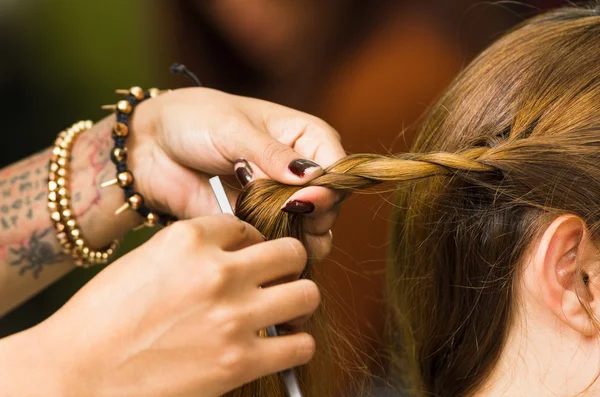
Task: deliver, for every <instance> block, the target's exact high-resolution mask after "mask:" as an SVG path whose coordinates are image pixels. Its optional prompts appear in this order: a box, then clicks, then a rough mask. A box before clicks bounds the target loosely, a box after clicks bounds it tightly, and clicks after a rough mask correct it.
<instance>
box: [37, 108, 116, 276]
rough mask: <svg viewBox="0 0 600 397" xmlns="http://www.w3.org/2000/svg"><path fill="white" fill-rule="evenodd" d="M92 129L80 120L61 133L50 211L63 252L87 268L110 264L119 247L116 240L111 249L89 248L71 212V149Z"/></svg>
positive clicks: (51, 178) (50, 185) (53, 167)
mask: <svg viewBox="0 0 600 397" xmlns="http://www.w3.org/2000/svg"><path fill="white" fill-rule="evenodd" d="M91 127H92V122H91V121H89V120H87V121H80V122H78V123H75V124H73V125H72V126H71V127H70V128H67V129H66V130H64V131H61V133H60V134H58V137H57V138H56V141H55V142H54V148H53V149H52V158H51V159H50V164H49V172H48V210H49V211H50V218H51V219H52V221H53V222H54V226H55V228H56V237H57V238H58V241H59V242H60V245H61V247H62V251H63V253H64V254H66V255H70V256H72V257H73V259H75V264H76V265H77V266H83V267H89V266H91V265H96V264H99V265H100V264H101V265H104V264H108V263H109V262H110V261H111V260H112V258H113V257H114V255H115V251H116V249H117V247H118V244H119V243H118V241H116V240H115V241H113V242H112V243H111V244H110V246H109V247H108V248H105V249H103V250H92V249H90V248H89V247H88V246H87V245H86V242H85V239H84V237H83V235H82V233H81V230H80V229H79V225H78V224H77V221H76V219H75V215H74V213H73V210H72V209H71V198H70V192H69V183H68V179H67V178H68V176H69V163H70V159H71V148H72V147H73V143H74V142H75V139H76V138H77V136H78V135H79V134H80V133H82V132H84V131H86V130H88V129H90V128H91Z"/></svg>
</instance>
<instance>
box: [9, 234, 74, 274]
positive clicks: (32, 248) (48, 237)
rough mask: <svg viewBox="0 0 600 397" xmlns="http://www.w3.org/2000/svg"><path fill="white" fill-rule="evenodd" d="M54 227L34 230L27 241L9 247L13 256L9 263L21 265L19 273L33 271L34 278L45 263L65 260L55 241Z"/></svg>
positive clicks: (49, 263)
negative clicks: (17, 245)
mask: <svg viewBox="0 0 600 397" xmlns="http://www.w3.org/2000/svg"><path fill="white" fill-rule="evenodd" d="M53 232H54V228H52V227H49V228H47V229H45V230H42V231H37V230H34V231H33V233H32V234H31V237H30V238H29V241H27V242H26V243H22V244H20V246H19V247H17V248H13V247H10V248H9V252H10V256H13V257H14V259H12V260H11V261H10V262H9V264H10V265H11V266H18V267H19V275H20V276H23V275H25V274H26V273H27V272H28V271H31V274H32V275H33V278H36V279H37V278H38V277H39V275H40V273H41V271H42V269H43V268H44V266H45V265H52V264H55V263H60V262H63V261H64V259H65V258H66V257H65V256H64V255H63V254H62V253H61V252H60V250H59V249H58V248H57V246H56V243H55V242H54V235H53Z"/></svg>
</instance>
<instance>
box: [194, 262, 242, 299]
mask: <svg viewBox="0 0 600 397" xmlns="http://www.w3.org/2000/svg"><path fill="white" fill-rule="evenodd" d="M235 275H236V269H235V265H234V264H232V263H231V262H230V261H229V260H227V258H226V255H219V256H217V257H216V258H214V259H213V265H212V266H211V268H210V270H208V271H207V272H206V273H204V272H203V274H202V276H201V277H200V279H199V283H200V286H199V287H200V288H201V289H203V290H205V291H209V292H211V293H213V294H216V295H218V294H220V293H221V292H222V291H225V290H227V288H228V287H229V285H230V284H231V283H232V282H233V281H234V279H235Z"/></svg>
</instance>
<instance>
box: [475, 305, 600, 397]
mask: <svg viewBox="0 0 600 397" xmlns="http://www.w3.org/2000/svg"><path fill="white" fill-rule="evenodd" d="M527 300H528V299H527V298H526V299H525V301H527ZM520 311H521V313H518V314H517V316H518V317H519V318H518V319H517V321H515V324H514V325H513V326H512V327H511V328H512V330H511V331H510V332H509V337H508V340H507V342H506V345H505V347H504V349H503V353H502V355H501V357H500V360H499V362H498V364H497V365H496V368H495V369H494V371H493V372H492V375H491V377H490V379H489V381H487V382H486V383H485V385H484V386H483V387H482V388H480V389H479V391H478V392H477V393H475V394H474V396H473V397H484V396H485V397H509V396H510V397H521V396H523V397H525V396H540V397H542V396H553V397H556V396H561V397H574V396H578V397H580V396H581V397H587V396H600V381H599V380H597V379H596V378H597V376H598V375H599V374H600V345H599V340H598V338H597V337H596V336H594V337H584V336H582V335H581V334H580V333H578V332H576V331H574V330H573V329H571V328H569V327H568V326H566V325H565V324H564V323H562V322H561V321H559V320H558V319H556V317H554V316H552V315H551V313H549V312H548V311H546V310H544V308H543V307H542V306H541V305H539V304H537V303H536V302H532V301H531V300H529V302H525V305H524V307H523V308H522V310H520Z"/></svg>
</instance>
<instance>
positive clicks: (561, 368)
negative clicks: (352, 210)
mask: <svg viewBox="0 0 600 397" xmlns="http://www.w3.org/2000/svg"><path fill="white" fill-rule="evenodd" d="M599 43H600V6H595V7H589V8H579V9H576V8H570V9H563V10H558V11H556V12H552V13H549V14H545V15H542V16H540V17H537V18H534V19H533V20H530V21H527V22H526V23H524V24H523V25H522V26H521V27H519V28H518V29H516V30H514V31H513V32H511V33H509V34H508V35H506V36H505V37H504V38H502V39H500V40H499V41H498V42H497V43H496V44H494V45H493V46H491V47H490V48H489V49H488V50H486V51H485V52H484V53H482V54H481V55H480V56H479V57H478V58H477V59H476V60H475V61H474V62H473V63H472V64H471V65H470V66H469V67H468V68H467V69H466V70H465V71H464V72H463V73H462V74H461V76H460V77H459V78H458V79H457V80H456V81H455V83H454V84H453V85H452V86H451V87H450V88H449V90H448V91H447V93H446V94H445V95H444V96H443V97H442V98H441V99H440V101H439V102H438V104H437V105H435V106H434V107H433V108H432V110H431V112H430V114H429V117H428V119H427V120H426V122H425V125H424V128H423V130H422V131H421V134H420V135H419V137H418V139H417V142H416V143H415V146H414V149H413V151H412V153H410V154H402V155H398V156H395V157H383V156H375V155H356V156H350V157H348V158H346V159H343V160H341V161H340V162H338V163H337V164H335V165H333V166H332V167H330V169H329V170H328V172H327V173H326V174H325V175H324V176H322V177H320V178H318V179H316V180H315V181H313V182H312V184H313V185H320V186H327V187H334V188H338V189H343V190H349V191H351V190H357V189H363V188H367V187H370V186H374V185H376V184H378V183H381V182H396V183H397V185H398V187H397V192H398V199H397V209H396V214H395V222H394V225H393V229H394V230H393V234H392V241H393V243H392V250H391V258H392V260H391V261H390V265H389V267H388V281H389V283H388V291H387V294H388V295H387V296H388V298H387V303H388V307H389V314H390V317H389V329H390V335H391V336H392V343H393V346H394V349H393V352H392V361H393V364H394V367H395V369H396V370H397V373H398V374H400V375H407V376H406V379H405V380H406V383H407V385H408V386H409V387H411V388H413V389H414V390H416V391H417V392H421V393H423V395H434V396H464V395H472V394H473V393H476V392H483V391H484V390H487V391H488V392H489V393H492V394H493V393H496V392H498V390H500V389H501V390H511V391H512V392H514V391H515V390H521V391H522V390H524V389H523V387H531V385H533V384H536V385H537V383H536V382H539V387H542V386H543V387H547V388H548V389H549V390H550V391H552V392H556V393H558V394H560V393H563V394H573V395H575V394H577V393H579V392H582V391H583V390H585V389H586V387H587V386H590V384H591V383H592V382H594V381H595V376H596V375H597V368H598V364H600V348H599V346H598V340H599V339H598V337H599V336H600V334H599V333H598V329H599V327H598V326H597V324H598V322H597V320H596V317H597V316H598V315H600V289H599V288H598V285H600V280H598V275H599V274H600V261H599V259H600V254H599V252H598V249H597V247H596V244H595V243H596V242H598V240H599V239H600V229H599V226H600V45H599ZM295 190H297V188H296V187H289V186H280V185H278V184H276V183H275V182H269V181H259V182H256V183H254V184H253V185H252V186H250V187H249V188H248V190H246V191H245V192H244V193H243V194H242V195H241V196H240V200H239V201H238V209H237V213H238V215H239V216H240V217H241V218H243V219H246V220H248V221H249V222H251V223H253V224H254V225H256V226H257V227H258V228H259V229H260V230H261V231H263V233H264V234H265V235H267V236H269V237H278V236H282V235H293V236H297V237H300V238H301V237H302V230H301V223H300V222H299V221H298V218H295V217H294V216H289V215H287V214H283V213H279V211H278V209H279V208H280V207H281V205H282V204H283V202H284V201H285V200H286V199H287V198H288V197H289V196H290V195H291V194H292V193H293V192H294V191H295ZM513 370H514V371H513ZM565 374H566V375H565ZM565 376H568V379H567V378H565ZM511 379H512V380H511ZM520 382H522V383H523V384H524V386H523V385H521V384H520ZM515 387H516V388H517V389H514V388H515ZM536 387H537V386H536ZM592 387H593V386H592ZM511 388H512V389H511ZM510 395H513V394H510Z"/></svg>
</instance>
